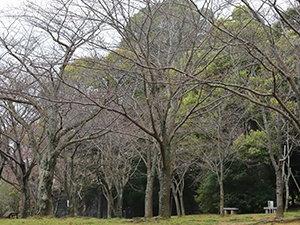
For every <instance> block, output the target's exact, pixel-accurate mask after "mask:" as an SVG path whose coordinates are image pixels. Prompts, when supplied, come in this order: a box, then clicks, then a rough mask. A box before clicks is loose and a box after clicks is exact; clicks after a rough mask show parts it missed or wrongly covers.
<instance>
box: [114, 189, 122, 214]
mask: <svg viewBox="0 0 300 225" xmlns="http://www.w3.org/2000/svg"><path fill="white" fill-rule="evenodd" d="M122 192H123V191H121V192H120V193H119V194H118V197H117V202H116V207H115V214H116V215H115V216H116V217H119V218H122V207H123V193H122Z"/></svg>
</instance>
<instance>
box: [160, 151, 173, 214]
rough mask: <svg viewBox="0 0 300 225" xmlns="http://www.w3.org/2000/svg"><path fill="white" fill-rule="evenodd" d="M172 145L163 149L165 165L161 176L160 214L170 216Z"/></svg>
mask: <svg viewBox="0 0 300 225" xmlns="http://www.w3.org/2000/svg"><path fill="white" fill-rule="evenodd" d="M170 148H171V147H170V146H168V147H167V148H166V149H164V150H162V151H163V152H164V157H163V158H162V160H163V163H162V164H163V165H162V169H161V171H160V176H159V184H160V190H159V216H161V217H165V218H169V217H171V210H170V194H171V184H172V176H171V172H172V170H171V166H172V165H171V149H170Z"/></svg>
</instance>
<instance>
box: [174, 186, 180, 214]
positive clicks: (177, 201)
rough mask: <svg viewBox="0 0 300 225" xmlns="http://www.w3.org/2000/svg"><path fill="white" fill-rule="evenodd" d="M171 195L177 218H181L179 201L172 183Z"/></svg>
mask: <svg viewBox="0 0 300 225" xmlns="http://www.w3.org/2000/svg"><path fill="white" fill-rule="evenodd" d="M172 194H173V198H174V201H175V207H176V213H177V216H181V211H180V203H179V199H178V195H177V191H176V188H175V185H174V183H172Z"/></svg>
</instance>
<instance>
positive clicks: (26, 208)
mask: <svg viewBox="0 0 300 225" xmlns="http://www.w3.org/2000/svg"><path fill="white" fill-rule="evenodd" d="M21 192H22V212H21V214H22V218H27V217H28V216H29V215H30V208H31V207H30V189H29V185H28V176H26V175H25V176H24V177H23V183H22V187H21Z"/></svg>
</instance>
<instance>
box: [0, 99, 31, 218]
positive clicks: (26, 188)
mask: <svg viewBox="0 0 300 225" xmlns="http://www.w3.org/2000/svg"><path fill="white" fill-rule="evenodd" d="M16 108H18V106H17V105H13V103H12V102H5V101H3V102H2V104H1V105H0V109H1V125H0V137H1V138H0V146H1V147H0V155H1V158H2V159H3V161H2V160H1V162H2V167H1V174H0V175H1V179H2V180H4V181H5V182H7V183H9V184H11V185H13V186H14V187H15V188H16V189H17V190H18V191H19V192H20V193H21V196H22V198H21V200H22V208H21V216H22V218H26V217H27V216H29V215H30V214H31V213H32V208H31V204H30V202H31V198H30V190H31V188H30V180H29V179H30V177H31V172H32V170H33V168H34V167H35V165H36V159H35V156H34V153H33V151H32V150H31V147H30V145H29V140H28V136H27V134H26V129H25V128H24V127H22V124H21V123H20V121H18V120H19V119H20V118H15V117H14V115H15V114H16ZM20 110H21V111H22V114H23V115H24V117H25V118H26V119H29V118H32V117H35V115H34V114H33V115H32V114H31V110H30V107H27V108H21V109H20ZM2 170H4V171H5V173H2Z"/></svg>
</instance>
